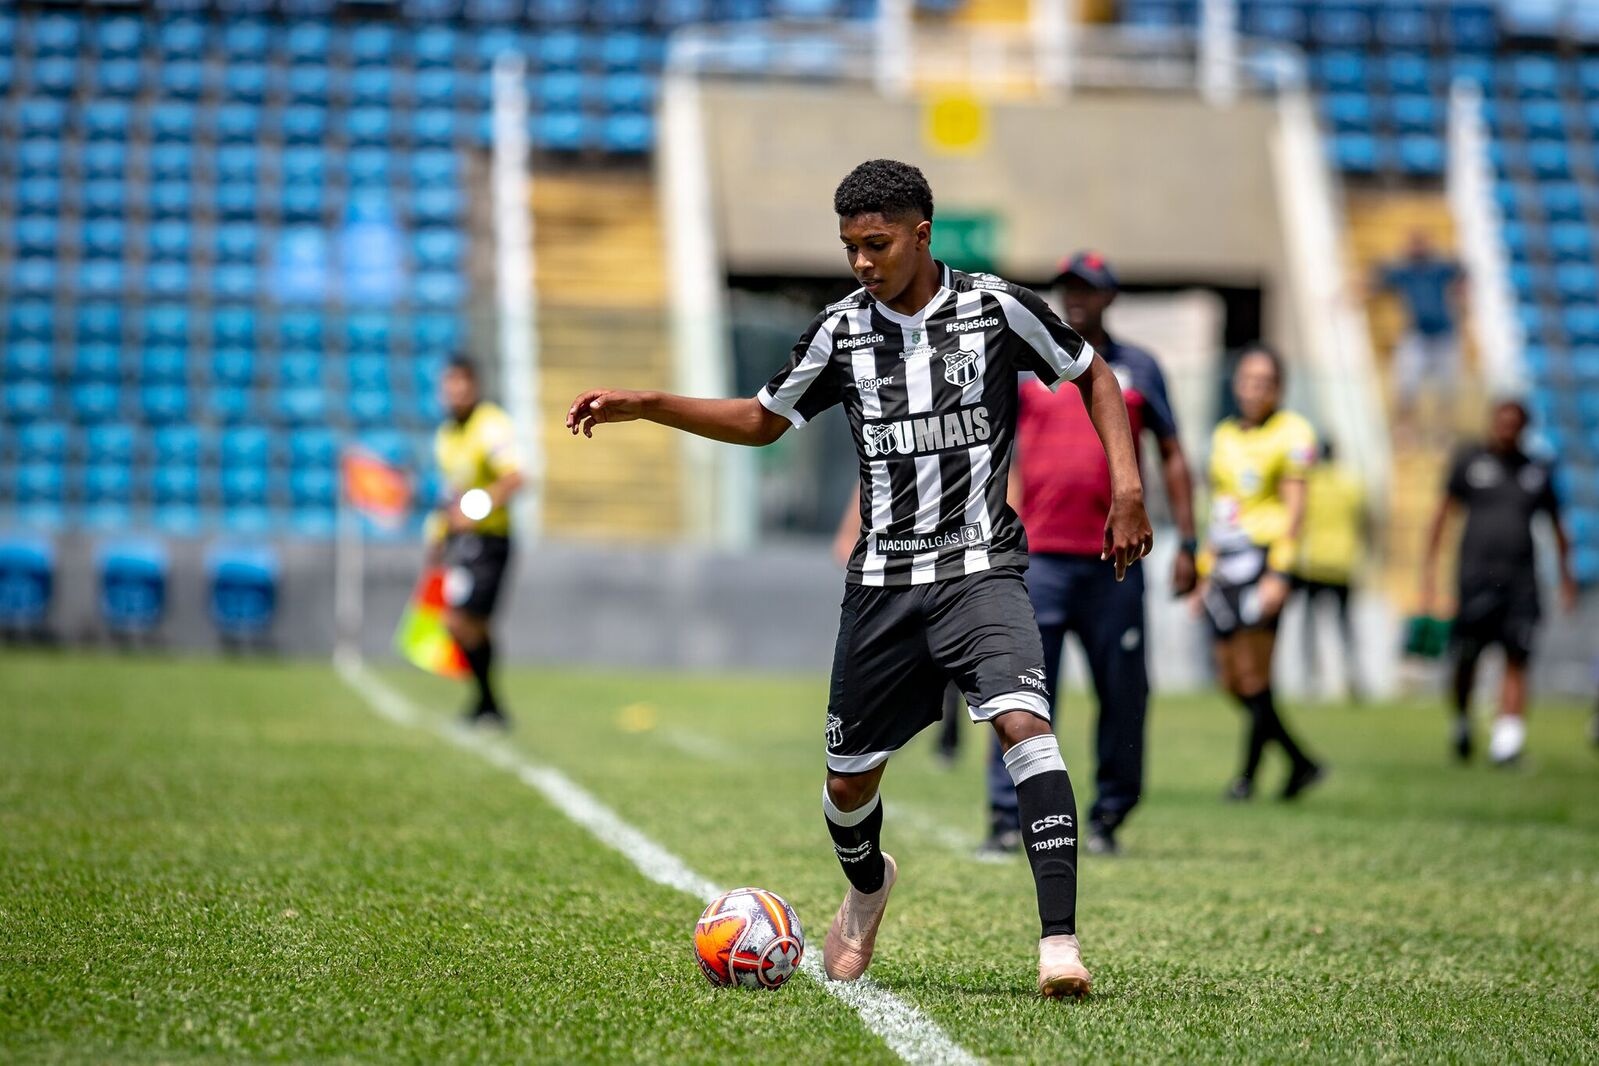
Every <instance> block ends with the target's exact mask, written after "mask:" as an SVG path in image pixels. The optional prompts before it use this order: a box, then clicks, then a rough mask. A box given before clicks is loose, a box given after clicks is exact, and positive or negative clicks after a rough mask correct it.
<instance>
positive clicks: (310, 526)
mask: <svg viewBox="0 0 1599 1066" xmlns="http://www.w3.org/2000/svg"><path fill="white" fill-rule="evenodd" d="M335 515H336V512H335V511H334V508H333V506H332V505H331V504H318V503H304V504H300V505H298V506H296V507H295V508H294V510H293V511H292V512H291V513H290V515H289V518H288V526H287V533H288V534H289V535H290V536H293V537H304V538H306V539H309V540H326V539H327V538H329V537H331V536H333V534H334V532H335V530H336V529H337V527H338V521H337V518H336V516H335Z"/></svg>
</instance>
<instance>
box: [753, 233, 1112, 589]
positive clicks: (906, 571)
mask: <svg viewBox="0 0 1599 1066" xmlns="http://www.w3.org/2000/svg"><path fill="white" fill-rule="evenodd" d="M939 274H940V281H941V286H940V288H939V290H938V293H937V295H935V296H934V297H933V298H932V300H930V301H929V302H928V304H927V306H926V307H924V308H922V310H921V311H919V312H918V313H916V314H914V315H902V314H899V313H897V312H895V311H892V310H890V309H889V308H887V307H885V306H884V305H883V304H881V303H878V302H877V300H876V299H874V298H873V297H872V296H871V294H869V293H867V292H866V291H865V290H864V289H859V290H856V291H855V292H854V293H852V294H851V295H850V296H848V297H846V298H845V299H843V300H840V301H838V302H837V303H834V304H829V305H828V306H827V307H826V308H824V309H823V310H822V313H821V314H819V315H817V316H816V319H815V321H813V322H812V323H811V325H810V327H809V328H808V329H806V331H805V333H804V335H803V336H801V337H800V340H799V343H798V344H796V345H795V346H794V351H793V354H792V355H791V356H790V358H789V361H788V364H787V365H786V366H784V367H783V369H782V370H781V371H779V372H778V373H777V375H776V376H775V377H773V378H772V380H771V381H770V382H768V383H767V385H766V387H765V388H763V389H762V390H761V392H760V396H759V398H760V401H761V403H762V404H763V405H765V406H766V408H767V409H768V410H770V411H772V412H773V413H775V414H779V415H782V416H783V417H784V418H787V419H788V420H789V421H790V422H792V423H794V425H796V426H803V425H804V424H805V423H806V422H807V421H809V420H810V419H812V418H815V417H816V416H817V415H818V414H820V413H821V412H823V411H825V410H826V409H827V408H829V407H831V406H832V405H833V404H835V403H842V404H843V405H844V410H845V413H846V415H847V416H848V419H849V425H850V431H851V433H852V434H853V436H854V438H855V452H856V455H857V457H858V458H859V460H860V475H861V537H860V539H859V540H858V541H857V542H856V544H855V551H854V554H852V555H851V556H850V562H849V580H850V581H851V582H855V583H859V584H863V585H882V586H909V585H922V584H926V583H928V582H932V581H943V580H946V579H948V578H955V577H963V576H965V575H967V574H975V573H978V572H980V571H983V570H988V569H990V568H991V567H996V566H1025V565H1026V563H1027V539H1026V535H1025V534H1024V533H1023V532H1022V525H1021V522H1020V521H1019V520H1018V519H1017V517H1016V515H1015V513H1014V512H1013V511H1011V509H1010V507H1009V506H1008V505H1007V504H1006V502H1005V487H1006V479H1007V477H1008V475H1009V471H1010V462H1011V452H1012V448H1013V446H1014V444H1015V439H1016V404H1017V399H1016V379H1017V375H1018V374H1019V373H1021V372H1024V371H1028V372H1031V373H1033V374H1036V375H1037V376H1038V377H1039V379H1040V380H1041V381H1043V382H1044V383H1045V384H1046V385H1049V386H1051V387H1057V386H1059V384H1060V383H1061V382H1064V381H1070V380H1071V379H1073V378H1075V377H1077V376H1078V375H1079V374H1081V373H1082V372H1083V371H1085V370H1086V369H1088V365H1089V363H1090V362H1091V361H1092V359H1093V357H1094V350H1093V348H1091V347H1090V346H1089V345H1088V344H1087V342H1085V341H1084V340H1083V338H1082V337H1081V336H1079V335H1078V334H1077V333H1076V331H1074V330H1073V329H1072V328H1071V327H1070V326H1068V325H1066V324H1065V323H1064V322H1062V321H1061V320H1060V319H1059V318H1058V317H1057V316H1056V315H1055V313H1054V311H1052V310H1050V308H1049V305H1048V304H1046V303H1045V302H1044V301H1043V300H1042V299H1040V298H1039V297H1038V296H1037V295H1035V294H1034V293H1033V292H1031V291H1030V290H1028V289H1025V288H1022V287H1021V286H1019V285H1013V284H1011V283H1010V282H1008V281H1005V280H1003V279H1001V278H997V277H994V276H993V275H992V274H966V273H962V272H961V271H958V270H951V269H949V268H948V267H946V266H944V265H943V264H942V263H940V264H939Z"/></svg>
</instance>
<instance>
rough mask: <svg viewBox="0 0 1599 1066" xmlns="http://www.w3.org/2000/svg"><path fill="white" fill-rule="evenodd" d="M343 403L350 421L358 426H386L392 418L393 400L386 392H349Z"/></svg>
mask: <svg viewBox="0 0 1599 1066" xmlns="http://www.w3.org/2000/svg"><path fill="white" fill-rule="evenodd" d="M344 403H345V410H346V411H347V412H348V414H349V416H350V421H352V422H354V423H355V424H356V425H358V426H386V425H389V424H390V422H391V421H392V420H393V418H394V399H393V397H392V396H390V394H389V393H387V392H366V391H358V392H349V393H346V394H345V397H344Z"/></svg>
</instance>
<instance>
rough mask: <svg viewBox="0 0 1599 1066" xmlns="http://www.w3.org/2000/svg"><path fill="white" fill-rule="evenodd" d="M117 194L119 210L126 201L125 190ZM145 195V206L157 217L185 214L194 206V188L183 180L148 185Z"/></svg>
mask: <svg viewBox="0 0 1599 1066" xmlns="http://www.w3.org/2000/svg"><path fill="white" fill-rule="evenodd" d="M119 188H120V187H119ZM107 191H108V192H109V191H110V190H107ZM118 195H119V196H120V197H121V199H119V200H118V202H117V205H116V206H117V210H118V211H121V210H123V209H124V206H125V204H126V203H127V200H126V196H127V190H126V189H121V191H120V193H119V194H118ZM145 197H146V199H145V207H146V208H147V209H148V210H149V212H150V214H152V215H154V216H156V217H158V218H176V217H177V216H179V215H187V214H188V213H189V212H190V211H191V210H193V208H194V189H193V188H192V187H191V186H190V185H189V184H188V183H187V182H184V181H162V182H156V183H155V184H152V185H148V186H146V187H145Z"/></svg>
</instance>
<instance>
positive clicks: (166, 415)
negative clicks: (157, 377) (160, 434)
mask: <svg viewBox="0 0 1599 1066" xmlns="http://www.w3.org/2000/svg"><path fill="white" fill-rule="evenodd" d="M189 404H190V396H189V390H188V389H187V388H185V387H184V386H182V385H172V384H167V385H145V386H143V387H141V388H140V389H139V413H140V414H141V415H142V416H143V417H144V420H145V421H146V422H148V423H150V424H151V425H164V424H166V423H169V422H182V421H183V420H185V419H186V418H188V417H189Z"/></svg>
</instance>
